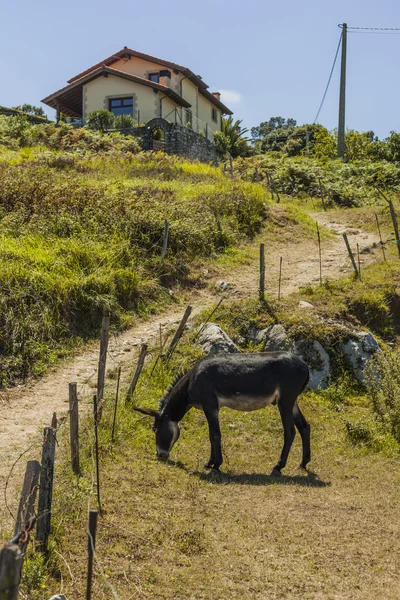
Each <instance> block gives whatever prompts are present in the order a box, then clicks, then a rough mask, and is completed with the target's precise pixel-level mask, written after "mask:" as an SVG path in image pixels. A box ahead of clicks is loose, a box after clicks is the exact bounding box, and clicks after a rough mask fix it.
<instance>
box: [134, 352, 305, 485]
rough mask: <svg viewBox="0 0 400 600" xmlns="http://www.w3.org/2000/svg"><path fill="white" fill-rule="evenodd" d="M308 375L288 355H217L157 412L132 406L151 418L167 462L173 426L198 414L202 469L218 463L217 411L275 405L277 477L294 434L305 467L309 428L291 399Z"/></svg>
mask: <svg viewBox="0 0 400 600" xmlns="http://www.w3.org/2000/svg"><path fill="white" fill-rule="evenodd" d="M308 381H309V370H308V366H307V365H306V363H305V362H303V361H302V360H301V359H300V358H298V357H297V356H295V355H294V354H290V353H289V352H266V353H253V354H218V355H211V356H208V357H206V358H203V359H201V360H199V362H198V363H197V364H196V365H195V366H194V367H193V368H192V369H191V370H190V371H188V372H187V373H186V374H185V375H183V376H181V377H178V378H177V379H176V380H175V381H174V382H173V384H172V385H171V387H170V388H169V390H168V391H167V393H166V394H165V395H164V397H163V398H162V399H161V401H160V406H159V410H152V409H147V408H138V407H134V410H136V411H138V412H140V413H142V414H144V415H148V416H151V417H154V425H153V431H154V432H155V434H156V448H157V456H158V457H159V458H165V459H166V458H168V457H169V454H170V452H171V449H172V447H173V445H174V444H175V442H176V441H177V440H178V438H179V434H180V430H179V425H178V423H179V421H180V420H181V419H182V418H183V417H184V415H185V414H186V413H187V412H188V411H189V410H190V409H191V408H193V407H194V408H198V409H202V410H203V411H204V414H205V416H206V419H207V421H208V427H209V434H210V443H211V456H210V460H209V461H208V463H207V464H206V465H205V468H206V469H216V470H219V467H220V466H221V464H222V451H221V430H220V426H219V409H220V408H222V407H223V406H227V407H228V408H233V409H234V410H242V411H252V410H258V409H259V408H264V407H265V406H268V405H269V404H277V405H278V409H279V412H280V415H281V419H282V424H283V431H284V444H283V449H282V453H281V456H280V459H279V461H278V462H277V464H276V465H275V467H274V469H273V471H272V474H273V475H280V473H281V469H283V468H284V467H285V465H286V461H287V458H288V454H289V451H290V448H291V446H292V443H293V439H294V436H295V433H296V430H295V426H296V427H297V429H298V430H299V433H300V435H301V439H302V445H303V458H302V461H301V465H300V466H301V467H302V468H305V467H306V465H307V464H308V463H309V462H310V458H311V451H310V425H309V424H308V423H307V421H306V419H305V418H304V416H303V414H302V413H301V411H300V409H299V407H298V404H297V397H298V396H299V395H300V394H301V393H302V392H303V391H304V390H305V388H306V387H307V384H308Z"/></svg>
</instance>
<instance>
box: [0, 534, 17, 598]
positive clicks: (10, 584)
mask: <svg viewBox="0 0 400 600" xmlns="http://www.w3.org/2000/svg"><path fill="white" fill-rule="evenodd" d="M22 563H23V554H22V552H21V550H20V548H19V546H18V545H17V544H7V545H6V546H4V548H3V549H2V551H1V552H0V600H18V594H19V584H20V580H21V570H22Z"/></svg>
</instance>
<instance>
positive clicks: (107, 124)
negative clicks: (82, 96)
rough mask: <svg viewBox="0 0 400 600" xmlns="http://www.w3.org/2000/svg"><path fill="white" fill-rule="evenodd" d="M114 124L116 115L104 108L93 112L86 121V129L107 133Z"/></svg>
mask: <svg viewBox="0 0 400 600" xmlns="http://www.w3.org/2000/svg"><path fill="white" fill-rule="evenodd" d="M113 123H114V115H113V113H112V112H110V111H109V110H105V109H104V108H102V109H99V110H92V112H91V113H89V114H88V116H87V119H86V127H87V128H88V129H94V130H95V131H101V132H103V133H104V131H107V129H111V127H112V126H113Z"/></svg>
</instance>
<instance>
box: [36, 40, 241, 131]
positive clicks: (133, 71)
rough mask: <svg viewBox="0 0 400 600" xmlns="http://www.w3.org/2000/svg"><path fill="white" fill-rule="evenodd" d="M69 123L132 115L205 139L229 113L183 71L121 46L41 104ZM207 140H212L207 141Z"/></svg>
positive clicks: (201, 83) (204, 86)
mask: <svg viewBox="0 0 400 600" xmlns="http://www.w3.org/2000/svg"><path fill="white" fill-rule="evenodd" d="M42 102H43V103H44V104H47V105H48V106H51V107H52V108H54V109H56V111H57V121H58V120H59V118H60V113H63V114H65V115H67V116H69V117H77V118H79V119H83V120H84V119H85V118H86V117H87V115H88V114H89V113H90V112H91V111H92V110H95V109H102V108H105V109H107V110H109V111H111V112H112V113H114V115H121V114H127V115H131V116H132V117H133V118H134V119H135V120H136V121H137V122H138V123H147V122H149V121H151V120H152V119H154V118H162V119H165V120H167V121H168V122H169V123H175V124H180V125H185V126H187V127H189V128H191V129H192V130H193V131H194V132H198V133H202V134H203V135H204V136H205V137H208V138H209V139H210V138H212V132H214V131H219V130H220V129H221V119H222V116H223V115H231V114H232V112H231V111H230V110H229V108H227V107H226V106H225V105H224V104H223V103H222V102H221V99H220V94H219V93H218V92H213V93H211V92H210V91H209V90H208V85H207V84H206V83H204V81H203V79H202V78H201V77H200V75H195V74H194V73H193V71H191V70H190V69H188V68H187V67H183V66H181V65H178V64H176V63H173V62H170V61H167V60H163V59H161V58H155V57H154V56H150V55H148V54H143V53H142V52H137V51H136V50H131V49H130V48H127V47H126V46H125V47H124V48H123V50H120V51H119V52H117V53H116V54H113V55H112V56H109V57H108V58H106V59H105V60H103V61H101V62H99V63H98V64H96V65H94V66H92V67H90V68H89V69H87V70H86V71H83V72H82V73H80V74H79V75H76V76H75V77H73V78H72V79H70V80H69V81H68V85H67V86H65V87H64V88H62V89H61V90H58V91H57V92H54V93H53V94H50V96H47V97H46V98H44V99H43V100H42ZM210 134H211V135H210Z"/></svg>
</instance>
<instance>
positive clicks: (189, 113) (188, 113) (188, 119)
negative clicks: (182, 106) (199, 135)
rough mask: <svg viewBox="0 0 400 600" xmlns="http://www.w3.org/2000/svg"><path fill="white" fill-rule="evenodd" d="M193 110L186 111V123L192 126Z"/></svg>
mask: <svg viewBox="0 0 400 600" xmlns="http://www.w3.org/2000/svg"><path fill="white" fill-rule="evenodd" d="M192 120H193V119H192V111H191V110H187V111H186V125H189V127H191V126H192Z"/></svg>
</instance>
